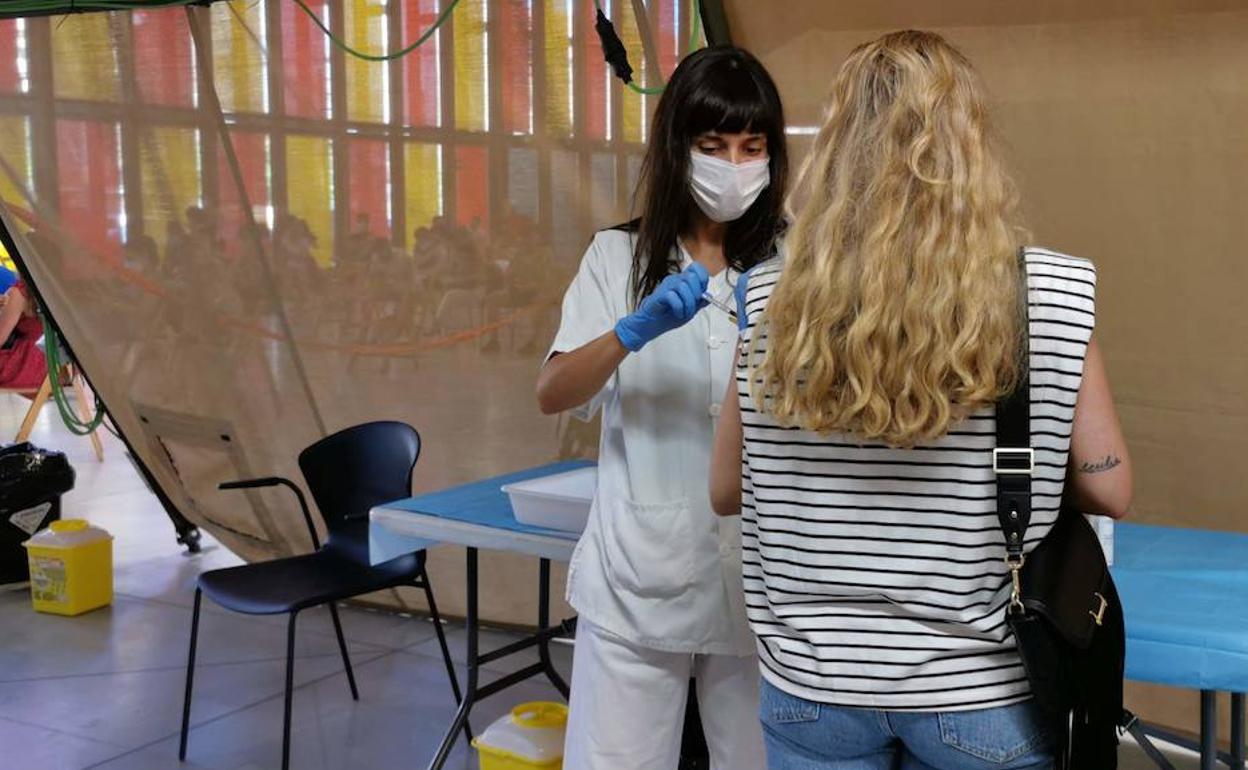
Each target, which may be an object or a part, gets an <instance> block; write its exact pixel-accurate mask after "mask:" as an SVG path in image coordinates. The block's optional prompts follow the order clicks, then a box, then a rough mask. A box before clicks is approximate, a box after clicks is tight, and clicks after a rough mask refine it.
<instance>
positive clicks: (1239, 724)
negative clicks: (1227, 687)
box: [1231, 692, 1245, 770]
mask: <svg viewBox="0 0 1248 770" xmlns="http://www.w3.org/2000/svg"><path fill="white" fill-rule="evenodd" d="M1244 758H1245V757H1244V693H1242V692H1235V693H1231V770H1244Z"/></svg>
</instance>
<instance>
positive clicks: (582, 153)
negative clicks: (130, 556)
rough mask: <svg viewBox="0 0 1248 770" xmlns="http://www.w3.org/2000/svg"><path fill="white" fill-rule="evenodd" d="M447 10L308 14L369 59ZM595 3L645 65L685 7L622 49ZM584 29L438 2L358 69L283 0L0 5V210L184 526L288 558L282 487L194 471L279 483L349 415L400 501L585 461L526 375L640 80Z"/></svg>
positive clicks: (292, 528) (525, 12) (623, 19)
mask: <svg viewBox="0 0 1248 770" xmlns="http://www.w3.org/2000/svg"><path fill="white" fill-rule="evenodd" d="M446 1H447V0H403V2H398V1H393V0H392V1H391V2H385V1H384V0H348V1H347V2H315V1H313V2H309V3H308V4H309V6H310V7H311V8H312V9H313V10H314V11H315V12H316V13H318V14H319V15H320V18H321V20H322V21H323V22H324V23H325V24H326V25H327V26H328V27H330V28H331V29H332V30H334V32H335V33H336V34H337V35H338V36H339V37H340V38H342V39H343V40H344V41H345V42H347V43H348V44H350V45H352V46H354V47H355V48H358V49H362V50H365V51H368V52H381V51H390V50H396V49H398V48H400V47H402V46H403V45H405V44H406V43H408V42H410V41H412V40H414V39H415V38H417V37H418V36H419V35H420V34H422V33H423V32H424V31H425V30H427V29H428V28H429V27H430V26H431V25H432V24H433V23H434V20H435V18H436V17H437V16H438V14H439V12H440V11H441V10H442V9H443V8H444V7H445V6H444V5H443V4H444V3H445V2H446ZM605 9H606V11H607V12H608V14H610V15H611V16H612V17H613V19H614V20H615V22H616V26H617V29H619V31H620V34H621V37H622V38H623V40H624V43H625V45H626V46H627V47H628V48H629V51H630V54H631V58H632V60H633V64H634V67H635V68H636V69H637V70H638V76H639V80H640V81H641V82H643V83H648V84H656V83H657V82H659V81H661V80H663V79H665V78H666V77H667V75H668V74H670V72H671V70H672V69H673V68H674V66H675V64H676V62H677V61H678V58H679V56H680V55H681V54H682V53H683V52H684V50H685V49H686V47H687V45H688V41H689V34H690V11H691V8H690V4H689V2H688V0H685V1H684V2H679V1H678V0H651V2H649V3H648V4H646V6H645V8H644V10H645V11H646V13H645V14H644V21H645V22H646V23H648V24H649V30H648V32H649V35H648V36H649V37H650V38H651V39H652V40H653V43H654V47H653V48H652V49H649V50H647V52H646V53H647V55H646V56H643V55H642V49H643V46H642V34H641V31H640V29H639V25H638V21H639V19H638V17H637V15H636V14H635V12H634V11H635V9H634V4H633V3H632V2H631V0H613V2H611V3H607V4H606V7H605ZM593 19H594V5H593V3H592V2H591V0H575V2H573V1H572V0H568V1H567V2H563V1H555V0H462V1H461V2H460V4H459V6H458V7H457V8H456V9H455V10H454V12H453V13H452V14H451V16H450V20H449V22H448V23H447V24H445V25H444V26H443V27H442V28H441V29H440V30H439V31H438V32H437V33H436V34H435V35H434V36H433V37H432V38H431V39H430V40H429V41H428V42H427V43H426V44H425V45H423V46H422V47H420V48H419V49H417V50H416V51H415V52H413V53H412V54H410V55H408V56H406V57H404V58H401V59H398V60H396V61H392V62H381V63H377V62H367V61H361V60H358V59H356V58H354V57H351V56H348V55H346V54H344V53H343V52H342V51H341V50H339V49H338V48H337V47H335V46H333V45H332V44H331V42H330V40H329V39H328V38H327V36H326V35H325V34H324V33H323V32H322V31H320V30H319V29H317V28H316V26H315V25H314V23H313V22H312V20H311V19H309V18H308V17H307V16H306V15H305V14H304V12H303V11H301V10H300V9H299V8H298V7H297V6H296V5H295V4H294V3H293V2H287V1H286V0H280V1H279V0H269V2H228V3H227V2H218V3H214V4H213V5H211V6H210V7H208V8H191V9H187V8H172V9H162V10H147V11H134V12H118V13H111V14H89V15H75V16H70V17H64V18H31V19H19V20H9V21H0V200H2V201H3V206H0V216H2V217H3V221H4V224H5V226H6V227H7V228H8V229H9V231H10V233H11V234H12V235H13V236H14V238H15V240H16V242H17V244H18V248H19V250H20V251H21V253H22V255H23V257H24V258H25V259H24V261H25V264H26V265H27V267H28V269H29V271H30V273H31V274H32V276H33V278H34V280H35V283H36V286H37V287H38V289H39V292H40V294H41V296H42V297H43V298H44V300H45V301H46V303H47V304H48V305H49V309H50V310H51V312H52V313H53V315H54V317H55V318H56V320H57V322H58V324H59V325H60V326H61V328H62V329H63V331H64V334H65V336H66V338H67V339H68V341H69V343H70V346H71V347H72V348H73V350H74V351H75V353H76V354H77V357H78V358H79V359H80V362H81V364H82V365H83V367H84V369H85V371H86V372H87V373H88V375H89V376H90V378H91V380H92V383H93V384H94V386H95V387H96V389H97V390H98V391H99V393H100V395H101V396H102V398H103V400H104V401H105V403H106V404H107V406H108V408H109V410H110V412H111V413H112V415H113V416H114V418H115V419H116V422H117V423H118V425H119V427H120V428H121V429H122V430H123V431H124V433H125V434H126V435H127V437H128V438H129V440H130V442H131V443H132V444H133V446H134V449H135V450H136V452H137V454H138V455H139V456H140V458H141V460H142V461H143V462H144V464H145V465H146V466H147V467H148V468H149V469H150V470H151V472H152V474H153V476H154V477H155V479H156V481H157V482H158V483H159V485H160V486H161V488H162V489H163V491H164V492H165V493H166V494H167V495H168V497H169V498H170V499H171V500H172V501H173V502H174V504H175V505H176V506H177V507H178V508H179V509H180V510H181V512H182V513H183V514H184V515H185V516H187V517H188V518H189V519H190V520H191V521H192V522H194V523H195V524H197V525H199V526H201V527H203V528H204V529H206V530H207V531H208V532H210V533H211V534H213V535H214V536H215V537H217V538H218V539H219V540H220V541H221V542H222V543H224V544H225V545H226V546H227V547H229V548H230V549H231V550H233V551H235V552H236V553H238V554H240V555H241V556H243V557H244V558H247V559H262V558H270V557H273V556H277V555H283V554H288V553H293V552H298V551H303V550H306V548H307V547H308V544H307V536H306V533H304V532H301V528H302V524H301V520H300V518H299V514H298V511H297V509H296V508H295V507H294V506H293V504H292V502H293V501H291V500H289V499H287V498H285V497H283V496H282V494H280V493H276V492H252V493H248V494H245V495H244V494H242V493H238V492H229V493H226V492H219V491H217V490H216V485H217V483H218V482H220V481H222V480H226V479H232V478H239V477H245V476H259V475H269V474H277V475H285V476H289V477H292V478H298V470H297V468H296V465H295V457H296V455H297V454H298V452H299V450H300V449H302V448H303V447H304V446H306V445H307V444H309V443H311V442H313V441H315V440H316V439H317V438H319V437H321V436H322V435H325V434H326V433H328V432H332V431H334V430H337V429H340V428H343V427H346V426H348V425H352V424H355V423H358V422H362V421H367V420H374V419H398V420H403V421H406V422H409V423H411V424H412V425H414V426H416V428H417V429H418V430H419V431H420V432H421V434H422V436H423V438H424V442H425V443H424V451H423V453H422V457H421V459H420V463H419V465H418V466H417V472H416V482H415V484H416V489H417V490H418V491H419V490H427V489H433V488H438V487H444V486H447V485H451V484H456V483H461V482H466V481H469V480H473V479H478V478H481V477H484V476H489V475H492V474H497V473H502V472H505V471H510V470H514V469H518V468H522V467H527V466H532V465H536V464H540V463H544V462H548V461H551V460H554V459H557V458H564V457H573V456H589V455H592V453H593V452H595V451H596V444H597V433H596V427H594V426H586V425H583V424H581V423H578V422H576V421H568V420H556V419H553V418H545V417H542V416H541V415H540V413H539V412H538V410H537V408H536V404H535V399H534V396H533V384H534V380H535V376H536V373H537V369H538V367H539V365H540V363H541V360H542V358H543V356H544V354H545V352H546V347H547V346H548V344H549V342H550V340H551V338H552V336H553V334H554V330H555V326H556V324H557V322H558V317H559V301H560V299H561V297H562V292H563V290H564V288H565V287H566V285H567V283H568V282H569V281H570V279H571V276H572V275H573V273H574V271H575V269H576V267H577V265H578V262H579V258H580V256H581V253H582V252H583V250H584V248H585V246H586V244H587V243H588V240H589V238H590V236H591V235H592V233H593V231H594V230H596V229H598V228H602V227H606V226H610V225H612V224H615V223H618V222H620V221H623V220H624V219H625V218H626V217H627V215H628V211H629V206H630V202H631V194H632V189H633V184H634V182H635V179H636V176H637V171H638V168H639V165H640V158H641V154H642V152H643V150H644V142H645V140H646V136H647V130H648V123H649V116H650V114H651V111H652V109H653V107H654V104H655V102H656V101H657V97H642V96H639V95H637V94H635V93H633V92H631V91H629V90H627V89H624V88H622V87H621V85H620V84H619V83H618V81H614V80H612V79H611V78H610V77H609V73H608V71H607V69H606V66H605V64H604V62H603V60H602V55H601V52H600V49H599V44H598V40H597V37H596V36H595V35H594V33H593ZM171 537H172V535H171ZM450 604H451V605H454V604H455V602H454V600H453V599H452V600H451V601H450ZM452 609H453V606H452Z"/></svg>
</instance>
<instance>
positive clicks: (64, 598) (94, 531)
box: [23, 519, 113, 615]
mask: <svg viewBox="0 0 1248 770" xmlns="http://www.w3.org/2000/svg"><path fill="white" fill-rule="evenodd" d="M23 545H24V546H25V547H26V555H27V558H28V559H29V560H30V598H31V600H32V602H33V603H34V605H35V610H37V611H39V612H50V613H52V614H54V615H81V614H82V613H84V612H89V611H91V610H94V609H97V608H99V607H105V606H107V605H109V604H111V603H112V601H113V536H112V535H110V534H108V533H107V532H105V531H104V530H102V529H100V528H99V527H93V526H91V525H89V524H88V523H87V522H85V521H83V520H82V519H65V520H64V521H54V522H52V524H51V525H50V526H49V527H48V528H47V529H45V530H43V531H42V532H39V533H38V534H36V535H35V536H34V537H32V538H31V539H29V540H27V541H26V542H25V543H23Z"/></svg>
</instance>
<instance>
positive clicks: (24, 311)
mask: <svg viewBox="0 0 1248 770" xmlns="http://www.w3.org/2000/svg"><path fill="white" fill-rule="evenodd" d="M3 296H4V303H3V305H2V306H0V340H3V343H2V344H0V388H6V389H9V390H20V391H29V392H30V393H31V394H33V393H34V392H35V391H37V390H39V386H40V385H42V384H43V378H44V377H45V376H47V374H48V361H47V359H46V358H44V355H43V351H42V350H40V349H39V345H38V342H39V338H40V337H41V336H43V324H42V323H41V322H40V321H39V317H38V316H37V315H36V314H35V303H34V299H33V298H32V297H31V296H30V293H29V291H28V290H27V288H26V284H25V283H24V282H23V281H22V280H20V279H19V280H18V281H17V282H16V283H14V284H13V285H12V286H11V287H10V288H9V290H8V291H6V292H5V293H4V295H3Z"/></svg>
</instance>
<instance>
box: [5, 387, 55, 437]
mask: <svg viewBox="0 0 1248 770" xmlns="http://www.w3.org/2000/svg"><path fill="white" fill-rule="evenodd" d="M51 395H52V380H51V379H50V378H49V377H48V376H46V375H45V376H44V378H43V384H42V385H40V386H39V392H38V393H36V394H35V397H34V399H33V400H32V401H31V402H30V408H29V409H27V410H26V417H25V418H23V419H22V427H20V428H18V429H17V438H15V439H14V443H16V444H20V443H22V442H23V441H25V440H26V439H28V438H30V432H31V431H33V430H34V429H35V420H37V419H38V418H39V410H41V409H43V405H44V404H46V403H48V397H49V396H51Z"/></svg>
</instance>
